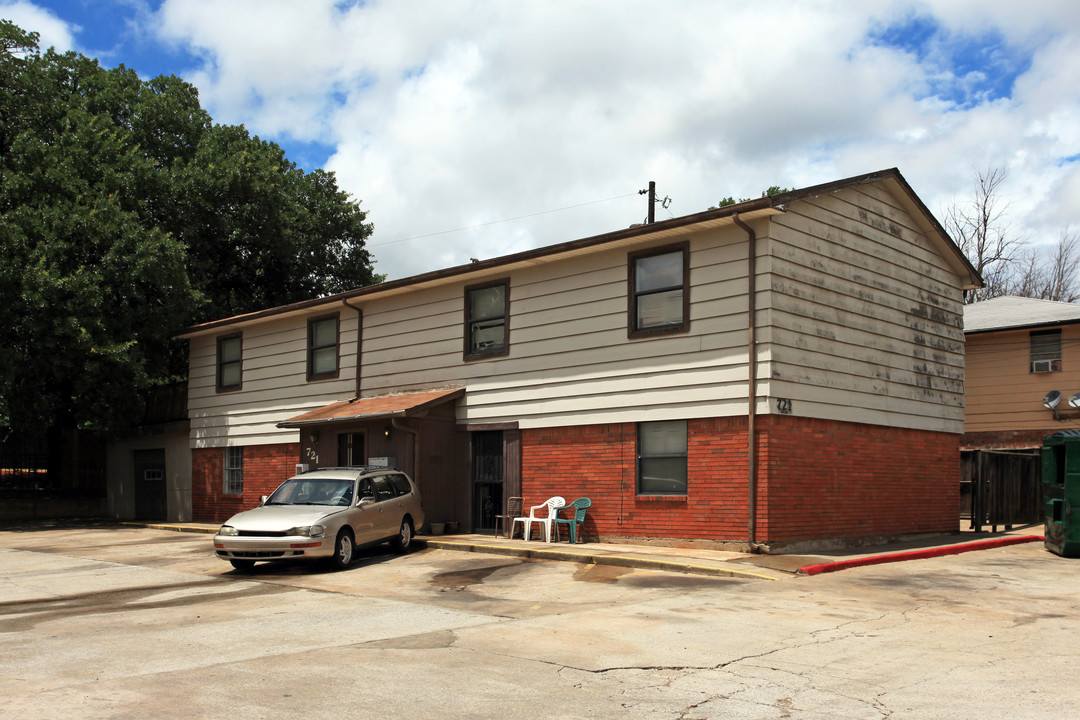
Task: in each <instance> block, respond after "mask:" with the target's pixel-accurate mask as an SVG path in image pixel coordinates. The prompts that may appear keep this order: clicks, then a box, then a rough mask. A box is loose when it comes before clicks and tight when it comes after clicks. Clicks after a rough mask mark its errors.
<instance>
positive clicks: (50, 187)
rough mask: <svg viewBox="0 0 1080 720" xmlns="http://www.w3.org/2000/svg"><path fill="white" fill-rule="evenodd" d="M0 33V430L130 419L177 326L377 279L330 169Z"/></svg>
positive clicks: (181, 102) (172, 366)
mask: <svg viewBox="0 0 1080 720" xmlns="http://www.w3.org/2000/svg"><path fill="white" fill-rule="evenodd" d="M37 41H38V37H37V35H36V34H34V33H27V32H25V31H23V30H22V29H20V28H18V27H17V26H15V25H14V24H12V23H10V22H8V21H4V20H0V333H2V335H0V427H5V426H6V427H29V426H36V427H46V426H54V427H55V426H57V425H59V426H64V427H82V428H87V429H92V430H95V431H99V432H108V431H110V430H112V429H115V428H118V427H122V426H124V425H125V424H126V423H128V422H130V420H131V419H132V418H133V416H134V415H135V414H136V413H137V409H138V407H139V402H140V396H141V393H142V391H144V390H145V389H147V388H148V387H150V386H152V385H154V384H156V383H160V382H164V381H167V380H169V379H172V378H175V377H177V376H178V375H180V374H183V372H184V371H185V368H184V364H183V362H182V354H181V353H179V352H178V345H177V344H176V343H175V342H171V341H170V338H171V336H172V334H173V333H175V331H177V330H179V329H180V328H182V327H185V326H186V325H189V324H191V323H193V322H199V321H202V320H207V319H212V318H216V317H223V316H227V315H233V314H238V313H244V312H250V311H253V310H257V309H261V308H265V307H269V306H274V305H280V304H284V303H290V302H295V301H299V300H305V299H308V298H312V297H317V296H320V295H325V294H328V293H333V292H339V291H342V290H346V289H349V288H352V287H359V286H362V285H366V284H369V283H371V282H374V281H377V280H378V278H377V277H376V276H375V275H374V274H373V272H372V262H371V257H370V256H369V254H368V253H367V250H366V249H365V239H366V238H367V237H368V235H369V234H370V233H371V226H370V224H368V223H366V222H365V214H364V212H363V211H362V210H361V209H360V207H359V203H358V202H356V201H354V200H352V199H351V198H349V196H348V195H347V194H346V193H344V192H342V191H341V190H340V189H338V187H337V185H336V181H335V179H334V176H333V174H331V173H326V172H323V171H320V170H317V171H315V172H310V173H306V172H304V171H303V170H301V169H299V168H297V167H296V166H295V164H293V163H291V162H290V161H289V160H288V159H287V158H286V157H285V154H284V152H283V151H282V149H281V148H280V147H279V146H277V145H275V144H274V143H269V142H264V141H262V140H260V139H259V138H257V137H252V136H250V135H249V134H248V132H247V131H246V130H245V129H244V128H243V127H242V126H227V125H215V124H214V123H213V122H212V119H211V118H210V116H209V115H208V114H207V113H206V112H205V111H204V110H203V109H202V108H201V107H200V105H199V99H198V93H197V91H196V90H195V88H193V87H192V86H191V85H189V84H187V83H185V82H183V81H182V80H180V79H178V78H176V77H165V76H162V77H158V78H154V79H153V80H149V81H144V80H142V79H140V78H139V77H138V75H137V74H136V73H135V72H134V71H132V70H130V69H127V68H125V67H123V66H120V67H118V68H115V69H106V68H103V67H101V66H100V65H99V64H98V63H97V61H95V60H93V59H90V58H87V57H85V56H83V55H80V54H78V53H74V52H68V53H62V54H61V53H56V52H54V51H53V50H51V49H50V50H48V51H45V52H41V51H40V50H39V48H38V43H37Z"/></svg>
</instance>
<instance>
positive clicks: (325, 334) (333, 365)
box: [307, 315, 338, 380]
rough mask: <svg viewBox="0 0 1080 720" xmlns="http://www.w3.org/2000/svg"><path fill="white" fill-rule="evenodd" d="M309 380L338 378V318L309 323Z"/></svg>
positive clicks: (326, 318)
mask: <svg viewBox="0 0 1080 720" xmlns="http://www.w3.org/2000/svg"><path fill="white" fill-rule="evenodd" d="M307 374H308V380H315V379H319V380H321V379H323V378H336V377H337V376H338V316H337V315H330V316H327V317H321V318H314V319H312V320H309V321H308V357H307Z"/></svg>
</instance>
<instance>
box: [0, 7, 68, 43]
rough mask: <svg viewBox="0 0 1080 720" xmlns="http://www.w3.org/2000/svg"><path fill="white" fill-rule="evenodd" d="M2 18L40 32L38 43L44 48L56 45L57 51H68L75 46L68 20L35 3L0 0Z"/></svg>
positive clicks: (25, 28) (0, 16)
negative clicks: (65, 20)
mask: <svg viewBox="0 0 1080 720" xmlns="http://www.w3.org/2000/svg"><path fill="white" fill-rule="evenodd" d="M0 18H4V19H5V20H10V21H11V22H13V23H15V24H16V25H18V26H19V27H21V28H23V29H24V30H29V29H32V30H34V31H35V32H37V33H39V34H40V36H41V37H40V38H38V45H39V46H40V47H41V49H42V50H47V49H48V48H50V47H55V48H56V50H57V52H67V51H68V50H71V49H72V48H73V47H74V46H75V42H74V38H73V36H72V30H71V28H70V27H69V26H68V24H67V23H66V22H64V21H63V20H61V19H60V18H58V17H57V16H56V15H55V14H54V13H53V12H52V11H50V10H46V9H44V8H40V7H38V6H36V5H34V4H33V3H30V2H24V1H23V0H16V2H3V1H2V0H0Z"/></svg>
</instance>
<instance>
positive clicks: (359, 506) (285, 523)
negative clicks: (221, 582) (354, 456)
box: [214, 466, 424, 570]
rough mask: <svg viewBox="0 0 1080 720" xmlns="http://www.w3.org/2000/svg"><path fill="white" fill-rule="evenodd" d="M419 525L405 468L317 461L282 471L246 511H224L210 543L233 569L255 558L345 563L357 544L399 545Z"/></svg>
mask: <svg viewBox="0 0 1080 720" xmlns="http://www.w3.org/2000/svg"><path fill="white" fill-rule="evenodd" d="M423 524H424V503H423V501H422V500H421V498H420V492H419V491H418V490H417V489H416V485H415V484H413V482H412V480H411V479H410V478H409V476H408V475H406V474H405V473H403V472H402V471H400V470H397V469H394V468H386V467H374V466H364V467H344V468H320V469H318V470H312V471H310V472H306V473H302V474H300V475H296V476H294V477H291V478H289V479H288V480H286V481H285V482H284V483H282V484H281V486H280V487H278V489H277V490H275V491H274V492H273V494H272V495H270V496H269V497H267V498H266V499H264V500H263V502H262V504H261V505H259V506H258V507H257V508H254V509H252V510H245V511H244V512H242V513H237V514H236V515H233V516H232V517H231V518H229V519H228V520H227V521H226V522H225V524H224V525H222V526H221V528H220V529H219V530H218V532H217V535H215V536H214V549H215V550H216V551H217V556H218V557H219V558H221V559H222V560H228V561H229V562H230V563H232V566H233V567H234V568H236V569H237V570H250V569H251V568H252V566H254V565H255V563H256V562H257V561H260V560H290V559H305V560H306V559H327V560H330V561H331V562H332V563H333V564H334V565H335V566H336V567H338V568H346V567H348V566H349V564H350V563H351V562H352V560H353V555H354V550H355V549H356V547H358V546H363V545H374V544H376V543H380V542H384V541H386V540H389V541H390V544H391V545H392V546H393V548H394V550H396V551H398V552H405V551H406V550H408V548H409V545H410V544H411V543H412V538H413V535H414V534H415V531H416V528H418V527H421V526H422V525H423Z"/></svg>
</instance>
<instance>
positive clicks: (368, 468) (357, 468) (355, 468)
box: [299, 465, 401, 475]
mask: <svg viewBox="0 0 1080 720" xmlns="http://www.w3.org/2000/svg"><path fill="white" fill-rule="evenodd" d="M322 470H346V471H348V472H360V473H365V472H373V471H376V470H397V471H398V472H401V468H398V467H397V466H395V465H330V466H328V467H317V468H311V469H309V470H305V471H304V472H302V473H299V474H300V475H306V474H308V473H313V472H320V471H322Z"/></svg>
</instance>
